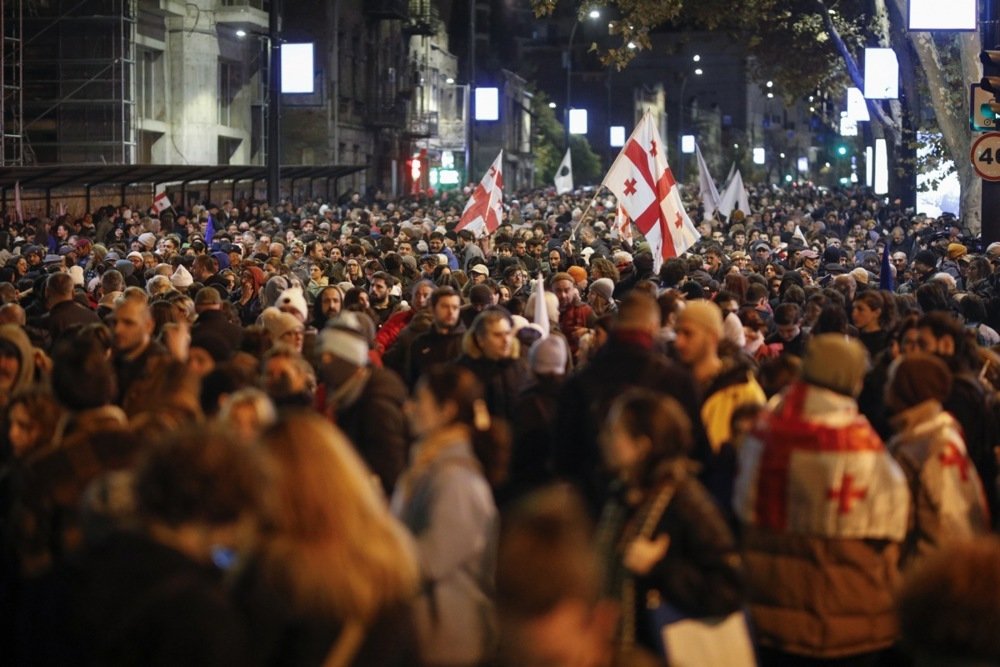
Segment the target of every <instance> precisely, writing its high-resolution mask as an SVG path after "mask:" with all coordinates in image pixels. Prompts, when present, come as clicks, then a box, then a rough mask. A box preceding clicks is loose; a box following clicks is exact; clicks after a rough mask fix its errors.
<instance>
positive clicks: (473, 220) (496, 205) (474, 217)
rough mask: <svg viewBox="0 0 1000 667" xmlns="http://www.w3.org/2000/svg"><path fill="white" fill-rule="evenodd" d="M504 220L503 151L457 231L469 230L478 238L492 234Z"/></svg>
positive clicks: (476, 189) (464, 214) (474, 192)
mask: <svg viewBox="0 0 1000 667" xmlns="http://www.w3.org/2000/svg"><path fill="white" fill-rule="evenodd" d="M502 219H503V151H500V154H499V155H497V159H495V160H493V164H492V165H491V166H490V168H489V169H488V170H487V171H486V175H484V176H483V180H481V181H480V182H479V185H477V186H476V188H475V190H473V191H472V195H471V196H470V197H469V201H468V202H467V203H466V204H465V210H464V211H462V219H461V220H459V221H458V226H457V227H455V231H461V230H463V229H468V230H469V231H471V232H472V233H473V234H475V235H476V236H487V235H489V234H492V233H493V232H495V231H496V230H497V227H499V226H500V221H501V220H502Z"/></svg>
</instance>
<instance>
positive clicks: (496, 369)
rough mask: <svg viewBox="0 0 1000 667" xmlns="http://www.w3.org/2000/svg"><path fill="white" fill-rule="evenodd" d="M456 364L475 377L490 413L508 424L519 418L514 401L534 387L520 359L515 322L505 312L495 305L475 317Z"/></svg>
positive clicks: (529, 373) (528, 372)
mask: <svg viewBox="0 0 1000 667" xmlns="http://www.w3.org/2000/svg"><path fill="white" fill-rule="evenodd" d="M455 363H456V364H458V365H459V366H462V367H464V368H467V369H469V370H470V371H472V374H473V375H475V376H476V379H477V380H478V381H479V384H480V385H482V387H483V389H484V390H485V393H486V406H487V407H488V408H489V410H490V414H492V415H494V416H495V417H501V418H503V419H505V420H507V421H508V422H510V421H512V420H513V419H514V418H515V417H516V413H515V411H514V402H515V400H516V398H517V397H518V396H519V395H520V394H521V393H522V392H523V391H524V390H525V389H526V388H527V387H528V386H529V385H530V384H531V370H530V368H529V367H528V364H527V363H526V362H525V360H524V359H522V358H521V354H520V349H519V343H518V341H517V339H516V338H514V326H513V320H512V319H511V316H510V314H509V313H508V312H507V311H506V310H504V309H503V308H501V307H499V306H495V307H491V308H489V309H487V310H484V311H483V312H481V313H479V315H477V316H476V319H475V320H473V322H472V326H471V328H470V329H469V330H468V331H467V332H466V334H465V337H464V338H463V340H462V354H461V355H460V356H459V357H458V359H457V360H456V361H455Z"/></svg>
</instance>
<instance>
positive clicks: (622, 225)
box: [611, 204, 632, 245]
mask: <svg viewBox="0 0 1000 667" xmlns="http://www.w3.org/2000/svg"><path fill="white" fill-rule="evenodd" d="M611 238H613V239H621V240H622V243H628V244H629V245H631V244H632V221H631V220H630V219H629V217H628V213H626V212H625V209H623V208H622V205H621V204H619V205H618V209H617V212H616V213H615V222H614V224H613V225H612V227H611Z"/></svg>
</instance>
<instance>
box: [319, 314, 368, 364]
mask: <svg viewBox="0 0 1000 667" xmlns="http://www.w3.org/2000/svg"><path fill="white" fill-rule="evenodd" d="M319 352H320V354H332V355H333V356H335V357H337V358H338V359H343V360H344V361H346V362H348V363H350V364H353V365H355V366H367V365H368V340H367V339H366V338H365V332H364V325H363V324H362V323H361V321H360V318H359V317H358V315H357V314H356V313H353V312H351V311H345V312H343V313H341V314H340V315H338V316H337V317H335V318H333V319H332V320H330V322H328V323H327V325H326V328H324V329H323V331H322V332H320V335H319Z"/></svg>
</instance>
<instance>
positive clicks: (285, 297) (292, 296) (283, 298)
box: [274, 287, 309, 322]
mask: <svg viewBox="0 0 1000 667" xmlns="http://www.w3.org/2000/svg"><path fill="white" fill-rule="evenodd" d="M274 305H275V306H277V307H278V308H279V309H280V310H285V311H286V312H287V309H288V308H291V309H292V310H294V311H295V312H296V313H298V314H299V315H300V316H301V318H302V321H303V322H305V321H306V320H307V319H308V318H309V306H308V305H307V304H306V297H305V295H304V294H303V293H302V288H301V287H289V288H288V289H286V290H285V291H284V292H282V293H281V294H279V295H278V300H277V301H276V302H275V303H274Z"/></svg>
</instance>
